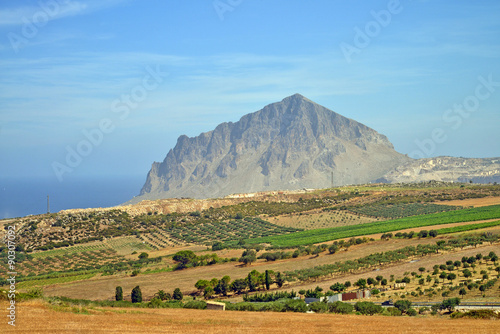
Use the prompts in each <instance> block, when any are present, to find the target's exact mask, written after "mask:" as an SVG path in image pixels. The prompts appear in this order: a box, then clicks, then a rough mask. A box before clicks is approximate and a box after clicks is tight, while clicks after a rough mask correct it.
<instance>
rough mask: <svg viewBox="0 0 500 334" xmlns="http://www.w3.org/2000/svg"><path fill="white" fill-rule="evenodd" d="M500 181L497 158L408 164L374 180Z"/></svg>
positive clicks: (426, 161)
mask: <svg viewBox="0 0 500 334" xmlns="http://www.w3.org/2000/svg"><path fill="white" fill-rule="evenodd" d="M431 180H434V181H445V182H470V181H472V182H473V183H494V182H497V183H498V182H500V158H481V159H475V158H454V157H436V158H426V159H418V160H412V161H409V162H407V163H405V164H403V165H401V166H398V167H396V168H395V169H393V170H391V171H390V172H389V173H387V174H386V175H384V176H383V177H382V178H380V179H378V180H377V181H379V182H389V183H396V182H425V181H431Z"/></svg>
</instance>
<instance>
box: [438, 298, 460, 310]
mask: <svg viewBox="0 0 500 334" xmlns="http://www.w3.org/2000/svg"><path fill="white" fill-rule="evenodd" d="M458 305H460V299H458V298H450V299H445V300H443V303H442V304H441V305H440V307H439V308H440V309H441V310H444V309H447V310H448V311H450V312H452V311H453V309H454V308H455V307H457V306H458Z"/></svg>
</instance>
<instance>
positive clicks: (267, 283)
mask: <svg viewBox="0 0 500 334" xmlns="http://www.w3.org/2000/svg"><path fill="white" fill-rule="evenodd" d="M265 275H266V278H265V281H264V282H265V284H266V290H269V288H270V287H271V284H273V280H272V279H271V274H270V273H269V270H266V272H265Z"/></svg>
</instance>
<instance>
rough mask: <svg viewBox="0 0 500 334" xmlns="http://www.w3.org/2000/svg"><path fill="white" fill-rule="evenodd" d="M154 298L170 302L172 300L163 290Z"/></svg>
mask: <svg viewBox="0 0 500 334" xmlns="http://www.w3.org/2000/svg"><path fill="white" fill-rule="evenodd" d="M154 298H158V299H159V300H168V299H170V294H168V293H166V292H165V291H163V290H158V292H157V293H155V294H154Z"/></svg>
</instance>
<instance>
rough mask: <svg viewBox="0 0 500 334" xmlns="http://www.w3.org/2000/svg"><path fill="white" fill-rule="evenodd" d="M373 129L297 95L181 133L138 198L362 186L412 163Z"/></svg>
mask: <svg viewBox="0 0 500 334" xmlns="http://www.w3.org/2000/svg"><path fill="white" fill-rule="evenodd" d="M410 160H411V159H409V158H408V157H406V156H404V155H402V154H400V153H398V152H396V151H395V150H394V147H393V146H392V144H391V143H390V142H389V140H388V139H387V138H386V137H385V136H383V135H381V134H379V133H378V132H376V131H375V130H373V129H371V128H369V127H367V126H365V125H363V124H361V123H358V122H356V121H354V120H352V119H349V118H346V117H343V116H341V115H339V114H337V113H335V112H333V111H331V110H329V109H327V108H325V107H322V106H320V105H318V104H316V103H314V102H312V101H310V100H308V99H307V98H305V97H303V96H301V95H299V94H295V95H293V96H290V97H287V98H285V99H284V100H282V101H281V102H277V103H273V104H270V105H268V106H266V107H264V108H263V109H262V110H259V111H257V112H254V113H251V114H248V115H245V116H243V117H242V118H241V119H240V120H239V121H238V122H236V123H222V124H219V125H218V126H217V127H216V128H215V129H214V130H213V131H210V132H206V133H202V134H200V135H199V136H197V137H194V138H189V137H187V136H184V135H183V136H180V137H179V139H178V140H177V144H176V145H175V147H174V148H173V149H171V150H170V152H168V154H167V156H166V158H165V160H163V162H161V163H159V162H155V163H153V166H152V168H151V170H150V172H149V174H148V177H147V180H146V183H145V185H144V187H143V188H142V190H141V193H140V195H139V196H138V197H135V198H134V200H133V201H132V202H138V201H140V200H143V199H159V198H172V197H193V198H213V197H220V196H225V195H228V194H231V193H242V192H255V191H264V190H286V189H300V188H327V187H330V186H331V184H332V173H333V183H334V185H344V184H355V183H366V182H370V181H373V180H375V179H377V178H380V177H382V176H383V175H384V174H386V173H387V172H389V171H390V170H392V169H394V168H395V167H397V166H399V165H401V164H403V163H406V162H408V161H410Z"/></svg>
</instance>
